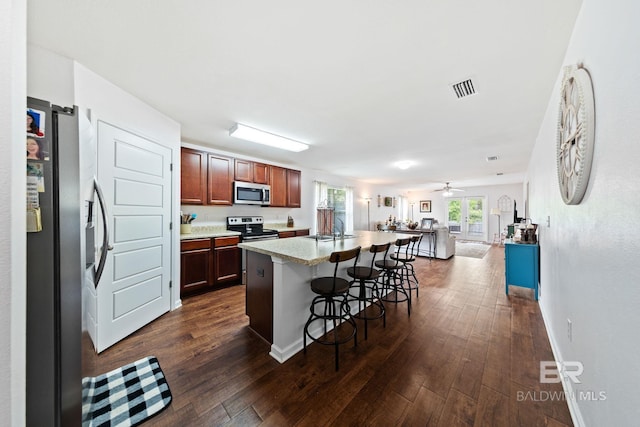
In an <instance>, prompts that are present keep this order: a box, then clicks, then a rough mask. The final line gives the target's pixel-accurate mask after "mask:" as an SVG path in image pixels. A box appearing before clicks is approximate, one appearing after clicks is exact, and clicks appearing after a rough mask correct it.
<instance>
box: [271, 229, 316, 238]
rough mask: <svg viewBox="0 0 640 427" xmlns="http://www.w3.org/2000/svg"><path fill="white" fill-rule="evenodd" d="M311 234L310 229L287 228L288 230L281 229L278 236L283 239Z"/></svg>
mask: <svg viewBox="0 0 640 427" xmlns="http://www.w3.org/2000/svg"><path fill="white" fill-rule="evenodd" d="M308 235H309V229H308V228H305V229H304V230H295V231H294V230H286V231H280V232H279V233H278V237H279V238H281V239H286V238H288V237H298V236H308Z"/></svg>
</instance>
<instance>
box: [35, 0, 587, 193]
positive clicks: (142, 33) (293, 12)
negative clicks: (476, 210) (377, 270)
mask: <svg viewBox="0 0 640 427" xmlns="http://www.w3.org/2000/svg"><path fill="white" fill-rule="evenodd" d="M579 7H580V0H560V1H559V0H536V1H524V0H519V1H507V0H481V1H478V0H477V1H471V0H439V1H436V0H405V1H396V2H392V1H381V0H375V1H371V0H350V1H344V0H342V1H336V0H326V1H322V2H305V1H300V0H271V1H260V0H235V1H220V0H192V1H184V0H136V1H131V0H109V1H104V0H102V1H101V0H59V1H55V2H53V1H51V0H28V40H29V42H30V43H33V44H36V45H39V46H42V47H45V48H47V49H50V50H52V51H54V52H57V53H59V54H62V55H64V56H67V57H70V58H73V59H75V60H77V61H78V62H80V63H82V64H83V65H85V66H86V67H88V68H89V69H91V70H93V71H95V72H96V73H98V74H100V75H102V76H103V77H105V78H106V79H108V80H110V81H112V82H113V83H115V84H116V85H118V86H120V87H121V88H123V89H125V90H126V91H128V92H130V93H132V94H133V95H135V96H137V97H139V98H140V99H142V100H143V101H145V102H146V103H148V104H150V105H152V106H153V107H155V108H156V109H158V110H159V111H161V112H163V113H164V114H166V115H168V116H170V117H172V118H173V119H175V120H176V121H178V122H179V123H180V124H181V126H182V136H183V140H184V141H187V142H191V143H196V144H200V145H206V146H212V147H216V148H219V149H223V150H226V151H232V152H236V153H239V154H245V155H247V156H254V157H258V158H264V159H265V160H267V161H272V162H281V163H286V164H292V165H299V166H300V167H306V168H312V169H319V170H323V171H326V172H328V173H332V174H337V175H345V176H349V177H355V178H358V179H361V180H363V181H366V182H370V183H376V184H385V185H393V186H399V187H401V188H404V189H408V190H416V189H432V188H437V187H442V184H443V183H444V182H445V181H451V182H452V185H454V186H471V185H488V184H500V183H513V182H520V181H521V180H522V177H523V173H524V171H526V169H527V165H528V159H529V155H530V152H531V149H532V147H533V144H534V141H535V138H536V136H537V133H538V128H539V126H540V123H541V121H542V117H543V115H544V113H545V109H546V107H547V104H548V102H549V97H550V96H551V91H552V89H553V85H554V83H555V80H556V77H557V75H558V73H559V70H560V67H561V65H562V59H563V56H564V51H565V48H566V46H567V44H568V41H569V37H570V36H571V32H572V28H573V23H574V20H575V18H576V15H577V13H578V10H579ZM469 77H471V78H472V79H473V81H474V83H475V87H476V90H477V94H476V95H473V96H471V97H467V98H462V99H460V100H458V99H457V98H456V97H455V95H454V91H453V89H452V88H451V87H450V85H451V84H452V83H456V82H458V81H460V80H463V79H467V78H469ZM235 122H240V123H244V124H247V125H250V126H253V127H258V128H261V129H264V130H267V131H270V132H272V133H277V134H280V135H283V136H288V137H291V138H293V139H297V140H299V141H303V142H307V143H309V144H310V145H311V148H310V149H309V150H307V151H304V152H301V153H289V152H282V151H280V150H277V149H273V148H267V147H261V146H258V145H257V144H254V143H250V142H245V141H241V140H237V139H235V138H232V137H229V136H228V129H229V128H230V127H231V126H232V125H233V124H234V123H235ZM549 143H550V144H555V141H549ZM494 155H495V156H498V157H499V159H498V160H497V161H494V162H487V161H486V157H487V156H494ZM399 160H412V161H414V162H415V167H413V168H410V169H408V170H404V171H402V170H399V169H397V168H394V167H393V166H392V163H393V162H395V161H399ZM497 173H503V174H504V175H502V176H497V175H496V174H497Z"/></svg>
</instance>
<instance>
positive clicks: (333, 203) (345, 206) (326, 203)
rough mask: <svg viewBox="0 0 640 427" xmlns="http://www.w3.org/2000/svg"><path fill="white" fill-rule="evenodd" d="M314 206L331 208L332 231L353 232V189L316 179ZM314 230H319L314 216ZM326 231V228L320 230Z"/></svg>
mask: <svg viewBox="0 0 640 427" xmlns="http://www.w3.org/2000/svg"><path fill="white" fill-rule="evenodd" d="M316 208H318V209H319V210H320V209H326V208H333V221H332V224H333V225H332V227H331V228H332V229H333V232H336V233H339V232H342V231H344V233H352V232H353V189H352V188H351V187H338V186H332V185H328V184H326V183H324V182H318V181H316ZM315 225H316V227H315V229H316V232H319V231H320V228H321V227H320V228H319V224H318V219H317V217H316V224H315ZM322 232H326V230H322Z"/></svg>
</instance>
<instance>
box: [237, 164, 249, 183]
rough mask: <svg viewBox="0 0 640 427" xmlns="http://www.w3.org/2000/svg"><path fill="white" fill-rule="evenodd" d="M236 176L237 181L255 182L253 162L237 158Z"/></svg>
mask: <svg viewBox="0 0 640 427" xmlns="http://www.w3.org/2000/svg"><path fill="white" fill-rule="evenodd" d="M235 177H236V181H244V182H253V162H250V161H248V160H240V159H236V161H235Z"/></svg>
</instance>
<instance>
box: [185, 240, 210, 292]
mask: <svg viewBox="0 0 640 427" xmlns="http://www.w3.org/2000/svg"><path fill="white" fill-rule="evenodd" d="M212 285H213V252H212V250H211V239H198V240H188V241H183V242H181V243H180V296H184V295H188V294H191V293H196V292H200V291H204V290H207V289H209V288H210V287H211V286H212Z"/></svg>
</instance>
